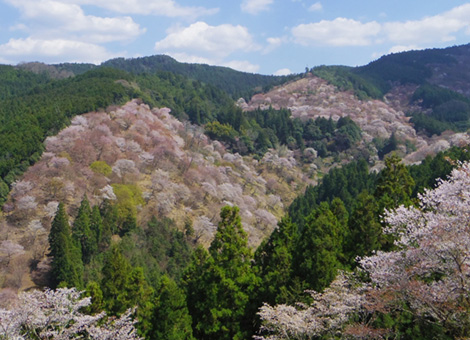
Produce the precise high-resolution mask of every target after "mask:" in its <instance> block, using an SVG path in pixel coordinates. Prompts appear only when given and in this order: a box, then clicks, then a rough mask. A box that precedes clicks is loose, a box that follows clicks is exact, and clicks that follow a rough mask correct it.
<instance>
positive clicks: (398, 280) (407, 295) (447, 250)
mask: <svg viewBox="0 0 470 340" xmlns="http://www.w3.org/2000/svg"><path fill="white" fill-rule="evenodd" d="M419 201H420V205H419V206H418V207H413V206H411V207H404V206H401V207H399V208H397V209H396V210H394V211H387V212H386V214H385V215H386V216H385V222H386V223H387V227H386V228H385V230H384V231H385V232H386V233H388V234H391V235H393V236H394V238H395V246H396V247H395V250H393V251H389V252H385V251H377V252H376V253H375V254H373V255H372V256H366V257H363V258H359V259H358V263H359V265H360V268H361V270H362V271H364V273H365V274H366V275H367V277H369V278H370V284H368V285H367V286H366V285H362V286H359V288H358V286H357V285H354V284H353V282H352V281H351V279H350V278H351V277H352V276H350V277H349V278H348V277H345V276H344V274H340V275H339V276H338V277H337V278H336V280H335V281H334V282H333V283H332V285H331V287H330V288H327V289H325V291H324V292H323V293H314V294H313V295H312V297H313V301H314V302H313V303H312V305H311V306H305V307H303V308H294V307H292V306H285V305H280V306H275V307H271V306H268V305H265V306H263V307H262V308H261V310H260V312H259V315H260V317H261V319H262V321H263V326H262V329H261V331H262V332H264V334H268V336H267V337H262V336H261V337H258V339H289V338H311V337H313V336H318V335H324V334H326V333H327V332H328V333H331V332H333V333H334V332H339V333H341V334H343V335H345V334H347V335H348V336H349V337H355V338H361V339H366V338H374V339H375V338H381V337H383V335H384V334H386V333H387V332H391V331H392V330H379V329H373V328H372V327H371V326H370V321H371V320H373V319H374V315H378V314H380V313H388V312H391V311H394V312H399V311H400V308H402V307H403V306H407V307H406V308H407V312H411V313H412V314H413V317H414V318H415V319H421V320H427V321H429V322H432V323H434V324H438V325H440V326H441V327H443V328H444V329H447V330H452V332H455V334H460V335H461V334H464V333H465V332H466V331H465V330H468V329H469V327H470V321H469V319H470V318H469V310H470V299H469V296H470V163H464V164H461V166H460V167H459V168H458V169H455V170H454V171H453V172H452V174H451V176H450V178H449V179H448V180H440V181H439V183H438V187H437V188H436V189H433V190H427V191H425V193H424V194H422V195H420V196H419ZM400 306H401V307H400ZM352 315H355V317H354V320H353V319H351V316H352ZM361 315H362V316H363V317H362V320H361ZM357 320H359V321H358V322H356V321H357ZM367 322H369V325H368V324H367ZM336 335H337V334H336ZM336 335H335V336H336Z"/></svg>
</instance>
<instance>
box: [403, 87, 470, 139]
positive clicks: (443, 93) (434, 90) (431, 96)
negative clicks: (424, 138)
mask: <svg viewBox="0 0 470 340" xmlns="http://www.w3.org/2000/svg"><path fill="white" fill-rule="evenodd" d="M412 100H413V101H415V102H418V103H420V105H421V106H423V107H425V108H428V109H429V108H430V109H432V111H431V112H430V113H429V114H424V113H414V114H412V115H411V117H412V119H411V122H412V123H413V124H414V127H415V129H416V131H424V132H425V133H426V134H427V135H428V136H432V135H440V134H441V133H442V132H443V131H445V130H454V131H465V130H466V129H468V128H469V127H470V122H469V118H470V100H469V99H468V98H467V97H465V96H464V95H462V94H460V93H457V92H455V91H452V90H449V89H446V88H442V87H439V86H436V85H430V84H428V83H426V84H423V85H421V86H420V87H419V88H418V89H417V90H416V91H415V93H414V94H413V97H412Z"/></svg>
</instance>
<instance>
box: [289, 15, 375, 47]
mask: <svg viewBox="0 0 470 340" xmlns="http://www.w3.org/2000/svg"><path fill="white" fill-rule="evenodd" d="M380 30H381V26H380V24H379V23H377V22H375V21H372V22H368V23H361V22H360V21H356V20H352V19H346V18H336V19H335V20H333V21H327V20H322V21H320V22H317V23H310V24H301V25H298V26H296V27H294V28H292V31H291V32H292V35H293V37H294V41H295V42H297V43H298V44H300V45H303V46H310V45H313V46H367V45H370V44H371V43H372V38H374V37H375V36H377V35H378V34H379V33H380Z"/></svg>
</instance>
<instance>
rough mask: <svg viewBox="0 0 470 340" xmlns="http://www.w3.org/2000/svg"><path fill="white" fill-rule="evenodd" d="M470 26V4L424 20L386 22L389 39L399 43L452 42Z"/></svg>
mask: <svg viewBox="0 0 470 340" xmlns="http://www.w3.org/2000/svg"><path fill="white" fill-rule="evenodd" d="M469 27H470V4H465V5H462V6H458V7H455V8H453V9H451V10H450V11H447V12H444V13H442V14H439V15H435V16H432V17H426V18H424V19H422V20H415V21H406V22H389V23H386V24H384V31H385V34H386V36H387V38H388V40H390V41H392V42H394V43H398V44H423V43H424V44H426V43H436V42H450V41H453V40H455V34H456V33H458V32H459V31H461V30H466V29H469Z"/></svg>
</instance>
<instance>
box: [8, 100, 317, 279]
mask: <svg viewBox="0 0 470 340" xmlns="http://www.w3.org/2000/svg"><path fill="white" fill-rule="evenodd" d="M169 113H170V110H169V109H166V108H162V109H158V108H155V109H152V110H150V108H149V107H148V106H147V105H144V104H139V103H138V102H136V101H133V102H129V103H127V104H126V105H125V106H123V107H113V108H110V109H109V110H108V112H92V113H88V114H85V115H81V116H78V117H76V118H75V119H73V120H72V125H71V126H70V127H68V128H66V129H64V130H62V131H61V132H60V133H59V134H58V135H57V136H54V137H49V138H47V140H46V142H45V146H46V149H45V151H44V153H43V155H42V157H41V159H40V160H39V161H38V162H37V163H36V164H35V165H34V166H32V167H31V168H29V169H28V170H27V172H26V173H25V174H24V175H23V176H22V178H21V180H20V181H17V182H15V183H14V186H13V190H12V192H11V194H10V198H9V200H8V201H7V202H6V203H5V205H4V209H3V210H4V218H3V219H2V223H1V230H0V235H2V239H9V240H14V241H15V242H17V243H20V244H23V245H25V247H26V249H27V253H26V255H25V256H26V258H25V260H26V259H28V258H29V259H35V260H36V261H41V260H44V255H45V253H46V249H47V234H48V231H49V230H50V224H51V221H52V217H53V216H54V213H55V209H56V208H57V205H58V203H59V202H63V203H66V206H67V211H68V213H69V214H70V216H76V213H77V211H78V207H79V206H80V202H81V200H82V198H83V197H84V196H85V195H86V196H87V197H88V199H89V201H90V203H91V204H92V205H98V204H101V203H102V202H103V200H104V199H106V198H107V199H111V200H116V202H117V205H118V207H120V208H119V209H122V210H126V209H130V211H131V212H132V213H133V214H134V215H135V216H136V217H137V224H138V225H145V224H147V223H148V222H149V221H150V220H151V218H152V217H157V218H158V219H163V218H165V217H167V218H171V219H173V220H174V221H175V227H177V228H178V229H180V230H183V228H184V225H185V223H188V221H189V222H190V223H191V224H192V226H193V228H194V232H195V235H194V237H195V240H197V242H199V243H202V244H206V245H207V244H209V243H210V242H211V240H212V238H213V235H214V232H215V228H216V226H217V223H218V221H219V216H218V212H219V211H220V208H221V207H222V206H224V205H227V204H228V205H237V206H238V207H239V208H240V209H241V217H242V223H243V226H244V229H245V230H246V231H247V232H248V235H249V243H250V245H251V246H252V247H254V246H256V245H258V244H259V243H260V242H261V240H262V239H263V238H264V237H266V236H267V235H269V234H270V233H271V232H272V230H273V228H274V227H275V226H276V224H277V220H278V219H279V218H280V217H281V216H282V215H283V214H284V208H285V207H287V206H288V205H289V204H290V202H291V201H292V200H293V199H294V198H295V197H296V196H297V195H298V194H299V193H300V192H302V190H303V189H304V188H305V186H306V185H307V184H309V183H313V182H312V180H311V179H309V178H308V177H307V176H306V175H307V174H303V173H302V172H301V171H300V168H299V167H298V166H297V163H296V161H295V159H294V158H293V157H292V156H291V155H290V154H289V152H286V153H285V154H284V155H279V154H276V153H274V152H271V153H267V154H266V155H265V156H264V157H263V158H262V159H261V160H259V161H256V160H254V159H253V158H250V157H241V156H240V155H238V154H232V153H230V152H228V151H226V149H225V148H224V147H223V145H222V144H221V143H219V142H217V141H211V140H210V139H208V138H207V137H206V136H205V135H204V134H203V132H202V130H201V129H200V128H199V127H197V126H194V125H190V124H183V123H181V122H180V121H178V120H176V119H175V118H174V117H172V116H171V115H170V114H169ZM103 169H104V170H103ZM106 169H109V170H106ZM129 190H133V192H135V196H133V197H129V196H128V193H129V192H130V191H129ZM12 264H13V263H12ZM40 266H41V265H39V267H40ZM24 269H25V268H23V270H24ZM15 270H19V269H18V268H15V267H13V268H10V269H7V271H10V272H11V271H15ZM9 275H13V274H12V273H10V274H9ZM34 275H35V274H34V272H33V276H34ZM17 284H19V285H20V286H21V282H20V283H17Z"/></svg>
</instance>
